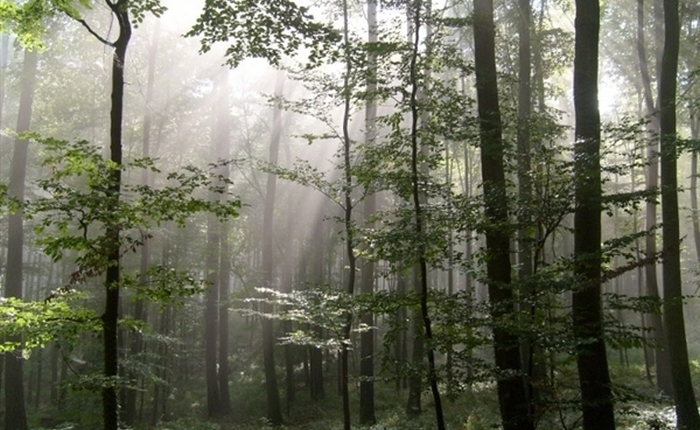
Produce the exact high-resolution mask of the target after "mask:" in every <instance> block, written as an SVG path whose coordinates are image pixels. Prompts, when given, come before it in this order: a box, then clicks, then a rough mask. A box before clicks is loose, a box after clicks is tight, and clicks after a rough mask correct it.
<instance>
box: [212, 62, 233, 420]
mask: <svg viewBox="0 0 700 430" xmlns="http://www.w3.org/2000/svg"><path fill="white" fill-rule="evenodd" d="M227 72H228V70H227V71H226V72H224V73H221V76H220V77H219V79H220V83H219V102H218V111H217V118H216V156H217V158H218V159H219V160H228V159H229V158H230V156H231V154H230V152H231V151H230V134H231V128H230V124H231V115H230V106H229V84H228V79H229V76H228V73H227ZM218 170H219V171H218V173H219V175H221V177H222V178H224V179H228V178H229V176H230V169H229V167H228V165H224V166H221V167H220V168H219V169H218ZM220 185H222V186H225V187H226V185H225V184H223V183H222V184H220ZM219 198H220V199H221V201H222V203H225V200H226V199H227V198H228V196H227V193H222V194H220V195H219ZM228 227H229V225H228V223H226V222H221V221H220V222H219V229H220V231H219V241H220V243H219V267H218V286H219V301H218V305H219V306H218V313H219V321H218V322H219V327H218V328H219V330H218V332H219V333H218V335H219V350H218V352H219V354H218V364H219V369H218V374H217V379H218V382H219V413H220V414H221V415H223V416H225V415H229V414H231V412H232V409H231V393H230V391H229V385H228V383H229V373H230V372H229V366H228V354H229V318H228V308H229V290H230V289H231V258H230V255H229V244H228V240H229V238H228V236H229V235H228Z"/></svg>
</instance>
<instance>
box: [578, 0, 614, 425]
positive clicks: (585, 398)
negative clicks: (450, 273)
mask: <svg viewBox="0 0 700 430" xmlns="http://www.w3.org/2000/svg"><path fill="white" fill-rule="evenodd" d="M599 29H600V6H599V4H598V0H577V1H576V46H575V57H574V104H575V110H576V129H575V133H574V134H575V137H576V141H575V144H574V160H575V175H576V176H575V177H576V191H575V193H576V210H575V212H574V258H575V265H574V275H575V276H576V280H577V282H578V284H577V285H576V287H575V289H574V292H573V300H572V308H571V309H572V319H573V329H574V336H575V338H576V341H577V346H576V349H577V356H576V362H577V366H578V374H579V382H580V384H581V403H582V405H581V406H582V410H583V428H584V429H585V430H594V429H596V430H603V429H614V428H615V416H614V413H613V403H612V400H613V399H612V388H611V387H610V374H609V370H608V361H607V355H606V351H605V341H604V339H603V312H602V303H601V247H600V240H601V224H600V223H601V212H602V200H601V199H602V188H601V179H600V175H601V169H600V113H599V111H598V34H599Z"/></svg>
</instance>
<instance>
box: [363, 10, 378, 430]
mask: <svg viewBox="0 0 700 430" xmlns="http://www.w3.org/2000/svg"><path fill="white" fill-rule="evenodd" d="M367 26H368V35H367V42H368V43H369V44H370V45H372V44H376V43H377V40H378V28H377V0H368V1H367ZM376 74H377V56H376V54H374V53H372V52H371V51H370V53H368V78H367V95H368V99H367V103H366V105H365V110H366V113H365V145H367V146H370V145H374V144H375V140H376V137H377V101H376V100H375V94H374V93H375V92H376V91H377V76H376ZM363 209H364V219H365V227H366V228H367V229H370V230H372V229H374V228H375V222H374V221H373V220H372V217H374V213H375V212H376V210H377V196H376V195H375V194H374V193H373V192H371V191H370V192H368V194H367V195H366V196H365V201H364V208H363ZM361 276H362V279H361V281H360V282H361V287H360V290H361V292H362V294H372V293H374V261H373V260H372V259H371V258H365V259H364V260H363V264H362V273H361ZM360 322H361V323H362V324H363V325H365V326H366V327H374V315H373V314H372V313H367V314H364V315H362V316H361V319H360ZM374 336H375V330H374V329H371V330H367V331H364V332H362V333H361V334H360V424H361V425H363V426H371V425H373V424H374V423H375V422H376V421H377V419H376V417H375V414H374Z"/></svg>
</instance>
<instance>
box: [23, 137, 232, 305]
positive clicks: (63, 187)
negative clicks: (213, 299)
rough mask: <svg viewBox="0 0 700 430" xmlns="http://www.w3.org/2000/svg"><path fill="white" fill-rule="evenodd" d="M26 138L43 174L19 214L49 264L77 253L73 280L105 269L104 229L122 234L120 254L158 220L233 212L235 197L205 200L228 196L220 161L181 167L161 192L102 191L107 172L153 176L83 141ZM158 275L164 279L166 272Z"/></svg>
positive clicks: (138, 188) (146, 188)
mask: <svg viewBox="0 0 700 430" xmlns="http://www.w3.org/2000/svg"><path fill="white" fill-rule="evenodd" d="M33 137H34V138H35V139H36V140H37V142H39V143H40V144H41V145H42V146H43V150H44V151H46V156H45V157H44V160H43V162H42V166H44V167H45V168H46V169H47V170H48V172H49V175H48V176H47V177H46V178H44V179H40V180H38V181H37V183H36V184H37V187H38V190H37V191H36V194H38V196H39V197H38V198H36V199H34V200H32V201H29V202H27V203H26V205H25V207H24V213H25V214H26V216H27V217H29V218H30V219H35V220H36V222H37V225H36V227H35V228H34V233H35V235H36V236H37V238H38V239H37V243H38V244H39V245H40V246H42V248H43V249H44V252H46V254H47V255H49V256H50V257H51V258H52V259H53V260H54V261H58V260H60V259H61V258H63V257H64V255H65V254H66V253H67V252H68V251H71V252H75V253H77V255H78V256H77V257H76V260H75V262H76V264H77V265H78V267H79V270H78V271H76V272H75V273H74V274H73V279H72V282H73V283H78V282H80V281H84V280H85V279H87V278H92V277H95V276H98V275H100V274H101V273H103V272H104V270H106V269H107V255H106V250H107V249H110V247H111V246H113V244H111V243H109V240H110V236H109V235H108V234H106V232H107V231H108V230H109V229H110V228H112V227H118V228H119V230H120V231H121V232H122V234H121V235H120V241H121V243H120V244H119V246H120V248H121V252H122V253H128V252H133V251H135V250H136V249H137V248H138V247H139V246H140V245H141V244H142V243H143V241H145V240H148V239H149V237H150V236H149V234H148V233H145V231H148V230H150V229H151V228H153V227H156V226H159V225H161V224H162V223H165V222H173V223H175V224H176V225H178V226H184V225H185V222H186V221H187V220H188V219H189V218H190V217H191V216H193V215H194V214H196V213H201V212H211V213H213V214H215V215H216V216H217V217H219V218H221V219H225V218H230V217H235V216H237V214H238V212H237V211H238V208H239V207H240V201H239V200H237V199H235V198H230V199H226V200H225V201H220V200H216V201H212V200H210V199H209V198H208V193H210V192H213V193H216V194H228V191H227V189H226V187H227V185H228V184H229V182H230V181H229V180H228V178H224V177H223V176H222V175H220V174H218V173H216V170H217V169H218V168H219V167H221V163H217V164H212V165H210V166H209V169H208V170H202V169H199V168H197V167H194V166H186V167H184V168H183V170H182V171H180V172H173V173H170V174H168V175H167V176H166V181H167V182H166V185H164V186H162V187H152V186H150V185H143V184H138V185H132V184H123V186H122V189H121V191H120V192H119V193H118V194H117V195H114V193H113V192H112V190H111V189H110V187H111V181H112V175H111V173H112V172H114V171H115V170H118V169H120V170H123V171H128V170H133V169H147V170H149V171H151V172H154V173H158V172H159V170H158V169H157V168H156V167H155V162H154V160H153V159H150V158H143V159H136V160H133V161H130V162H126V163H124V164H123V165H122V166H116V165H115V164H114V163H112V162H111V161H109V160H107V159H105V158H103V157H102V156H101V154H100V152H99V149H98V148H97V147H95V146H94V145H91V144H90V143H89V142H87V141H77V142H67V141H63V140H57V139H53V138H40V137H38V136H36V135H34V136H33ZM222 163H225V162H222ZM159 274H160V275H163V276H165V275H168V272H163V271H160V272H159ZM169 275H171V276H172V273H169ZM161 278H162V276H161ZM188 283H190V284H191V283H192V282H189V281H188ZM194 291H196V290H192V292H194Z"/></svg>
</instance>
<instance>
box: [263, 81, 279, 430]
mask: <svg viewBox="0 0 700 430" xmlns="http://www.w3.org/2000/svg"><path fill="white" fill-rule="evenodd" d="M283 79H284V77H283V75H281V74H279V75H278V76H277V87H278V88H280V86H281V85H283V84H282V83H280V81H282V82H283ZM272 124H273V127H272V138H271V140H270V155H269V160H268V161H269V162H270V163H271V164H273V165H276V164H277V161H278V159H279V145H280V136H281V133H282V112H281V110H280V109H279V107H275V109H274V111H273V113H272ZM276 189H277V176H275V175H274V174H273V173H268V175H267V186H266V191H265V208H264V212H263V244H262V245H263V248H262V271H263V285H264V287H265V288H270V289H273V288H274V285H273V279H274V262H273V260H274V255H273V247H272V243H273V235H274V231H273V226H274V214H275V198H276V194H275V193H276ZM262 307H263V313H266V314H267V313H271V312H272V308H271V306H270V305H269V304H263V305H262ZM261 321H262V335H263V365H264V368H265V391H266V393H267V419H268V420H269V422H270V424H272V425H274V426H279V425H281V424H282V406H281V403H280V393H279V388H278V386H277V369H276V366H275V334H274V330H273V325H272V319H271V318H266V317H263V318H262V319H261Z"/></svg>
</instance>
